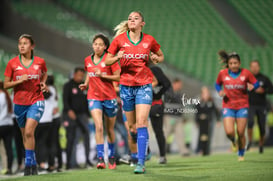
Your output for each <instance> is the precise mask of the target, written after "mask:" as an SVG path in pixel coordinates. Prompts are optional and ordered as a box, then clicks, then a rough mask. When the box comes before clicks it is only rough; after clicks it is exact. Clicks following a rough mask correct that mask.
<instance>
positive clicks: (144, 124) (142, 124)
mask: <svg viewBox="0 0 273 181" xmlns="http://www.w3.org/2000/svg"><path fill="white" fill-rule="evenodd" d="M137 127H138V128H141V127H147V119H138V120H137Z"/></svg>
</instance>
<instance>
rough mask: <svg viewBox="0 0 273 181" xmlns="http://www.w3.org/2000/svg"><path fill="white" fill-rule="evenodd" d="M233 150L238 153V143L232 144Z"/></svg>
mask: <svg viewBox="0 0 273 181" xmlns="http://www.w3.org/2000/svg"><path fill="white" fill-rule="evenodd" d="M231 150H232V151H233V152H237V151H238V145H237V144H236V143H232V144H231Z"/></svg>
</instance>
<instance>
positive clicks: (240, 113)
mask: <svg viewBox="0 0 273 181" xmlns="http://www.w3.org/2000/svg"><path fill="white" fill-rule="evenodd" d="M222 114H223V118H226V117H232V118H248V108H242V109H238V110H236V109H229V108H224V109H223V111H222Z"/></svg>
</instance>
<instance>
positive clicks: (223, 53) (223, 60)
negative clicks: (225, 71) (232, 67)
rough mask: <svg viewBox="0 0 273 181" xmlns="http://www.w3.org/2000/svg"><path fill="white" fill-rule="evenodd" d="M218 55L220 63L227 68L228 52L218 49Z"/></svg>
mask: <svg viewBox="0 0 273 181" xmlns="http://www.w3.org/2000/svg"><path fill="white" fill-rule="evenodd" d="M218 55H219V56H220V59H221V63H223V64H224V67H225V68H228V53H227V52H226V51H225V50H220V51H219V52H218Z"/></svg>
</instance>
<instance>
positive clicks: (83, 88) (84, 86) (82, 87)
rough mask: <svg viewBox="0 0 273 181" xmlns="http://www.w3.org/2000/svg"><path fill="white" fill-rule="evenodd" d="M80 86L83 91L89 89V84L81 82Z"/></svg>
mask: <svg viewBox="0 0 273 181" xmlns="http://www.w3.org/2000/svg"><path fill="white" fill-rule="evenodd" d="M79 88H80V89H81V90H82V91H84V90H86V89H87V85H85V84H80V85H79Z"/></svg>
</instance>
